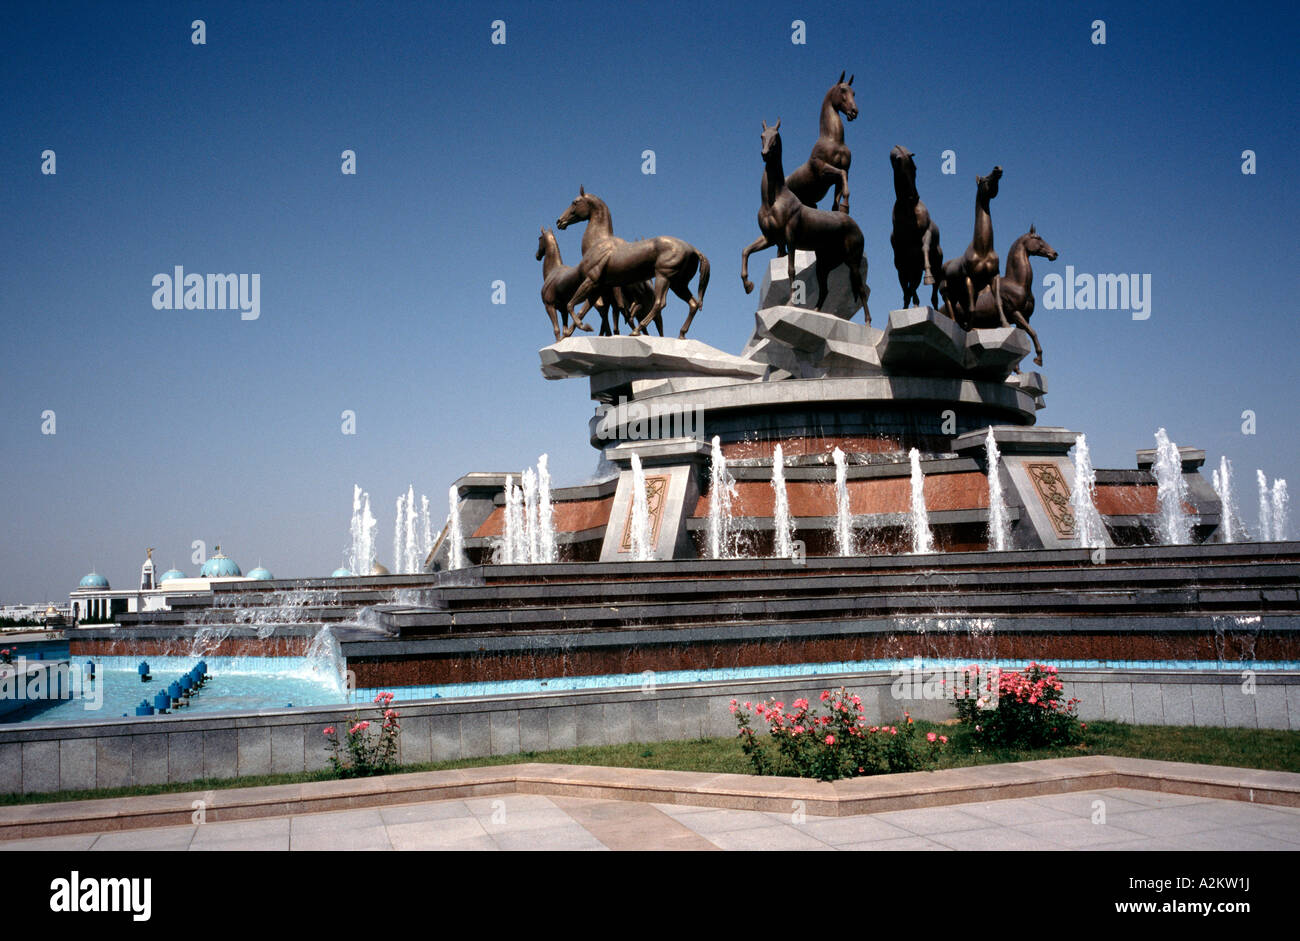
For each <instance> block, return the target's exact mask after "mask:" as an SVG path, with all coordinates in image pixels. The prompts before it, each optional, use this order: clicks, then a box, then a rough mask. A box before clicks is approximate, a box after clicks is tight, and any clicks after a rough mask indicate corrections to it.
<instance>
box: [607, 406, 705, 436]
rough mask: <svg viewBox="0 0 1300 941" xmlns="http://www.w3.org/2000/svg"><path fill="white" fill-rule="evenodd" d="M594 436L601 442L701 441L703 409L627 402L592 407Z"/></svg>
mask: <svg viewBox="0 0 1300 941" xmlns="http://www.w3.org/2000/svg"><path fill="white" fill-rule="evenodd" d="M596 417H597V418H598V419H600V420H599V422H597V424H596V437H597V438H599V439H600V440H602V441H652V440H655V439H658V438H694V439H695V440H697V441H703V440H704V406H703V405H696V406H694V407H693V408H692V407H685V408H683V407H680V406H678V407H674V408H670V407H668V406H664V405H659V404H656V403H651V404H650V405H646V404H645V403H643V402H629V401H628V400H627V398H626V397H623V396H620V397H619V400H618V403H617V404H616V405H609V404H605V403H601V404H600V405H598V406H596Z"/></svg>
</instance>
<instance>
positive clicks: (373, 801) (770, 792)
mask: <svg viewBox="0 0 1300 941" xmlns="http://www.w3.org/2000/svg"><path fill="white" fill-rule="evenodd" d="M1113 788H1124V789H1125V793H1126V794H1127V793H1130V792H1131V793H1133V794H1143V793H1147V794H1149V795H1162V796H1163V795H1182V796H1183V797H1184V798H1201V799H1208V798H1216V799H1230V800H1236V801H1241V802H1245V803H1247V804H1254V805H1267V810H1268V812H1269V813H1273V814H1280V815H1284V816H1285V815H1290V814H1294V813H1296V812H1300V774H1295V773H1290V772H1277V771H1256V770H1249V769H1240V768H1225V767H1219V766H1212V765H1197V764H1189V763H1178V762H1162V761H1152V760H1147V759H1132V758H1113V757H1108V756H1100V755H1094V756H1081V757H1078V758H1057V759H1048V760H1043V761H1030V762H1020V763H1014V764H1005V765H985V766H979V767H973V768H953V769H945V770H942V771H934V772H916V773H910V774H897V775H881V776H878V777H871V778H856V779H852V780H845V781H837V782H834V783H824V782H819V781H810V780H806V779H798V778H775V777H759V776H755V775H746V774H710V773H697V772H673V771H654V770H645V769H629V768H607V767H586V766H572V765H555V764H541V763H534V764H524V765H500V766H492V767H484V768H465V769H458V770H453V771H435V772H420V773H411V774H395V775H387V776H383V777H376V778H363V779H349V780H342V781H320V782H310V783H304V784H292V785H276V786H273V787H261V788H232V789H229V790H221V791H209V792H184V793H175V794H161V795H152V796H142V797H126V798H114V799H106V800H96V801H72V802H67V803H55V804H27V805H17V806H14V807H4V808H0V840H12V839H24V838H32V837H49V836H59V835H65V834H73V833H90V832H112V831H130V830H133V829H143V828H158V827H166V826H172V827H175V828H180V829H183V828H184V827H186V826H187V825H188V826H190V827H191V828H192V826H193V825H192V823H191V815H192V813H193V807H194V803H193V802H194V801H196V800H202V801H203V802H204V804H205V813H206V822H207V823H221V822H229V821H235V820H254V819H258V818H265V817H280V816H294V817H295V818H296V817H298V816H300V815H321V814H325V813H327V812H332V811H341V812H348V813H352V814H354V815H356V816H355V820H356V821H364V823H362V824H361V826H362V828H363V829H369V828H372V827H383V826H388V825H389V824H390V822H391V821H389V820H386V819H385V818H384V817H383V816H382V814H381V811H380V809H379V808H383V807H387V806H389V805H410V804H423V803H428V802H433V801H449V800H452V801H456V800H459V801H464V803H465V806H466V808H467V809H468V810H469V812H470V813H471V814H473V815H474V816H480V817H482V816H487V817H489V818H490V817H491V815H492V814H493V813H494V812H495V810H496V809H497V808H498V806H499V805H501V806H506V807H507V808H508V814H509V815H511V816H514V817H516V818H522V820H524V821H526V822H529V824H530V826H531V828H533V829H546V828H547V827H549V826H554V825H556V824H558V823H563V819H562V815H564V812H563V811H561V810H559V809H558V808H556V807H555V805H554V803H553V801H552V800H551V798H555V797H569V798H586V799H594V800H618V801H623V802H639V803H647V804H654V805H659V806H660V807H663V806H674V805H690V806H695V807H698V806H704V807H713V808H717V809H719V810H725V811H759V812H763V811H766V812H772V813H775V814H787V815H788V814H790V813H791V812H792V809H794V808H796V806H797V808H798V809H799V810H800V812H802V813H803V814H805V815H808V816H813V817H815V816H826V817H847V816H856V815H860V814H864V813H878V814H886V813H890V812H906V811H916V810H921V809H924V808H937V807H945V806H949V805H958V804H969V803H974V804H985V803H987V802H989V801H997V800H1007V799H1014V798H1032V799H1035V803H1036V805H1037V806H1048V807H1053V806H1055V808H1056V809H1061V810H1064V811H1065V812H1066V813H1085V811H1084V810H1083V809H1078V810H1076V809H1075V808H1081V806H1082V805H1084V804H1088V803H1090V800H1091V799H1095V798H1089V794H1093V793H1097V794H1101V795H1102V797H1103V799H1104V794H1105V792H1106V790H1107V789H1113ZM1078 792H1086V793H1082V794H1080V793H1078ZM1070 794H1074V795H1075V796H1074V797H1073V798H1066V803H1065V804H1064V805H1061V804H1060V802H1059V800H1060V798H1061V796H1063V795H1070ZM1054 796H1055V799H1056V803H1055V804H1054V803H1053V802H1052V801H1053V798H1054ZM1125 799H1127V798H1125ZM1151 799H1152V798H1151V797H1148V798H1147V804H1139V803H1138V802H1137V801H1130V803H1131V804H1132V805H1133V806H1130V807H1128V808H1127V809H1128V810H1133V809H1135V807H1137V806H1147V805H1149V804H1150V802H1151ZM1156 806H1158V803H1157V804H1156ZM1119 809H1120V808H1116V809H1115V810H1114V811H1111V812H1117V811H1118V810H1119ZM1260 809H1261V810H1263V809H1264V808H1260ZM954 812H955V811H954ZM1086 812H1087V813H1090V812H1091V811H1090V810H1088V811H1086ZM557 815H560V816H557ZM964 816H965V817H967V818H969V819H971V820H974V821H976V822H977V825H984V824H986V823H987V820H986V818H984V817H981V816H980V815H979V813H978V812H976V813H974V814H964ZM349 819H353V818H349ZM886 819H887V818H886ZM955 819H956V818H955ZM1269 819H1273V818H1269ZM1277 819H1279V820H1280V819H1283V818H1282V817H1278V818H1277ZM1286 819H1288V820H1289V819H1291V818H1290V816H1286Z"/></svg>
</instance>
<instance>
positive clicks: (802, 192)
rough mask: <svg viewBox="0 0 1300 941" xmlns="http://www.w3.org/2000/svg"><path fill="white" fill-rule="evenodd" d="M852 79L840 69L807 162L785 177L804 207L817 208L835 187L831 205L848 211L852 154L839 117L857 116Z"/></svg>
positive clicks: (829, 93)
mask: <svg viewBox="0 0 1300 941" xmlns="http://www.w3.org/2000/svg"><path fill="white" fill-rule="evenodd" d="M853 78H854V77H853V76H852V75H850V76H849V80H848V81H847V82H846V81H844V73H843V72H841V73H840V80H839V81H838V82H836V83H835V84H834V85H832V86H831V87H830V91H828V92H826V97H825V98H823V99H822V112H821V120H820V129H819V131H818V134H817V143H815V144H813V149H812V154H811V155H809V157H808V162H807V163H805V164H803V165H801V166H799V167H797V168H796V169H795V171H794V172H793V173H791V174H790V175H789V176H788V177H786V178H785V185H786V186H788V187H790V192H792V193H794V195H795V196H797V197H798V198H799V202H801V203H803V204H804V205H805V206H811V207H813V208H814V209H815V208H816V207H817V203H818V202H819V201H820V200H821V199H822V197H823V196H825V195H826V193H827V191H828V190H830V188H831V186H834V187H835V202H834V204H833V205H832V207H831V208H832V209H837V210H839V211H840V212H848V211H849V164H850V163H851V162H852V160H853V155H852V153H851V152H850V151H849V148H848V147H847V146H846V145H845V143H844V122H843V121H841V120H840V114H843V115H844V116H845V117H846V118H848V119H849V120H850V121H852V120H853V119H854V118H856V117H857V116H858V104H857V102H856V101H855V100H854V98H853Z"/></svg>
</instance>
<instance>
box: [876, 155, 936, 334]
mask: <svg viewBox="0 0 1300 941" xmlns="http://www.w3.org/2000/svg"><path fill="white" fill-rule="evenodd" d="M914 156H915V155H914V154H913V153H912V152H911V151H910V150H908V149H907V148H906V147H903V146H902V145H899V146H897V147H895V148H894V149H893V150H891V151H890V152H889V162H890V164H891V165H892V166H893V168H894V230H893V232H891V233H890V235H889V244H890V245H892V246H893V248H894V267H895V268H897V269H898V283H899V286H901V287H902V289H903V306H904V307H909V306H913V305H915V306H917V307H920V306H921V298H920V295H918V294H917V289H918V288H919V287H920V286H921V284H922V283H924V284H929V285H932V287H931V288H930V306H931V307H933V308H935V309H938V307H939V284H938V280H937V279H936V278H935V272H940V273H942V271H943V249H942V248H941V247H940V245H939V227H938V226H937V225H935V224H934V220H932V219H931V218H930V210H928V209H926V208H925V203H923V202H921V197H920V195H919V194H918V193H917V191H916V161H915V160H914V159H912V158H913V157H914ZM909 298H910V299H911V301H912V304H909V303H908V299H909Z"/></svg>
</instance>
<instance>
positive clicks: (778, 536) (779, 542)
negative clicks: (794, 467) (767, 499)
mask: <svg viewBox="0 0 1300 941" xmlns="http://www.w3.org/2000/svg"><path fill="white" fill-rule="evenodd" d="M772 492H773V493H774V494H775V498H776V499H775V503H774V509H773V511H772V525H773V527H774V528H775V535H774V537H773V540H774V541H773V552H772V556H773V558H777V559H789V558H793V557H794V520H793V519H792V518H791V517H790V497H789V494H787V493H786V490H785V455H784V454H783V453H782V451H781V445H779V444H778V445H777V446H776V448H775V450H774V451H773V452H772Z"/></svg>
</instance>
